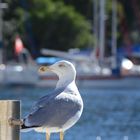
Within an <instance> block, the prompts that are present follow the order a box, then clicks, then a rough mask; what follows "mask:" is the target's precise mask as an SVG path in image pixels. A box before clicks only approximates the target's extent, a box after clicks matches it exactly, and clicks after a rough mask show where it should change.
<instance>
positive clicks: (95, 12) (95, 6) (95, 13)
mask: <svg viewBox="0 0 140 140" xmlns="http://www.w3.org/2000/svg"><path fill="white" fill-rule="evenodd" d="M98 16H99V13H98V0H93V20H94V23H93V26H94V27H93V34H94V37H95V40H94V50H95V51H94V54H95V53H96V51H97V49H98V32H99V31H98ZM95 58H96V57H95ZM96 61H97V60H96Z"/></svg>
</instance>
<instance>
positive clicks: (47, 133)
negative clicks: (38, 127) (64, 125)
mask: <svg viewBox="0 0 140 140" xmlns="http://www.w3.org/2000/svg"><path fill="white" fill-rule="evenodd" d="M46 140H50V133H49V132H48V130H46Z"/></svg>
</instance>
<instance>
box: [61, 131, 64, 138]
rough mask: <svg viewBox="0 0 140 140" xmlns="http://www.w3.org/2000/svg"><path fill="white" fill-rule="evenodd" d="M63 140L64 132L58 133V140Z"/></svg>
mask: <svg viewBox="0 0 140 140" xmlns="http://www.w3.org/2000/svg"><path fill="white" fill-rule="evenodd" d="M63 139H64V132H62V131H61V132H60V140H63Z"/></svg>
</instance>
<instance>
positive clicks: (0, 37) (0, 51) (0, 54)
mask: <svg viewBox="0 0 140 140" xmlns="http://www.w3.org/2000/svg"><path fill="white" fill-rule="evenodd" d="M7 7H8V6H7V3H2V2H1V0H0V64H2V63H3V42H2V41H3V30H2V29H3V18H2V15H3V9H5V8H7Z"/></svg>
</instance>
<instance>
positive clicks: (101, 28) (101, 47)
mask: <svg viewBox="0 0 140 140" xmlns="http://www.w3.org/2000/svg"><path fill="white" fill-rule="evenodd" d="M99 5H100V6H99V8H100V9H99V10H100V13H99V61H100V65H101V67H102V66H103V62H104V50H105V49H104V48H105V0H100V4H99Z"/></svg>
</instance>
